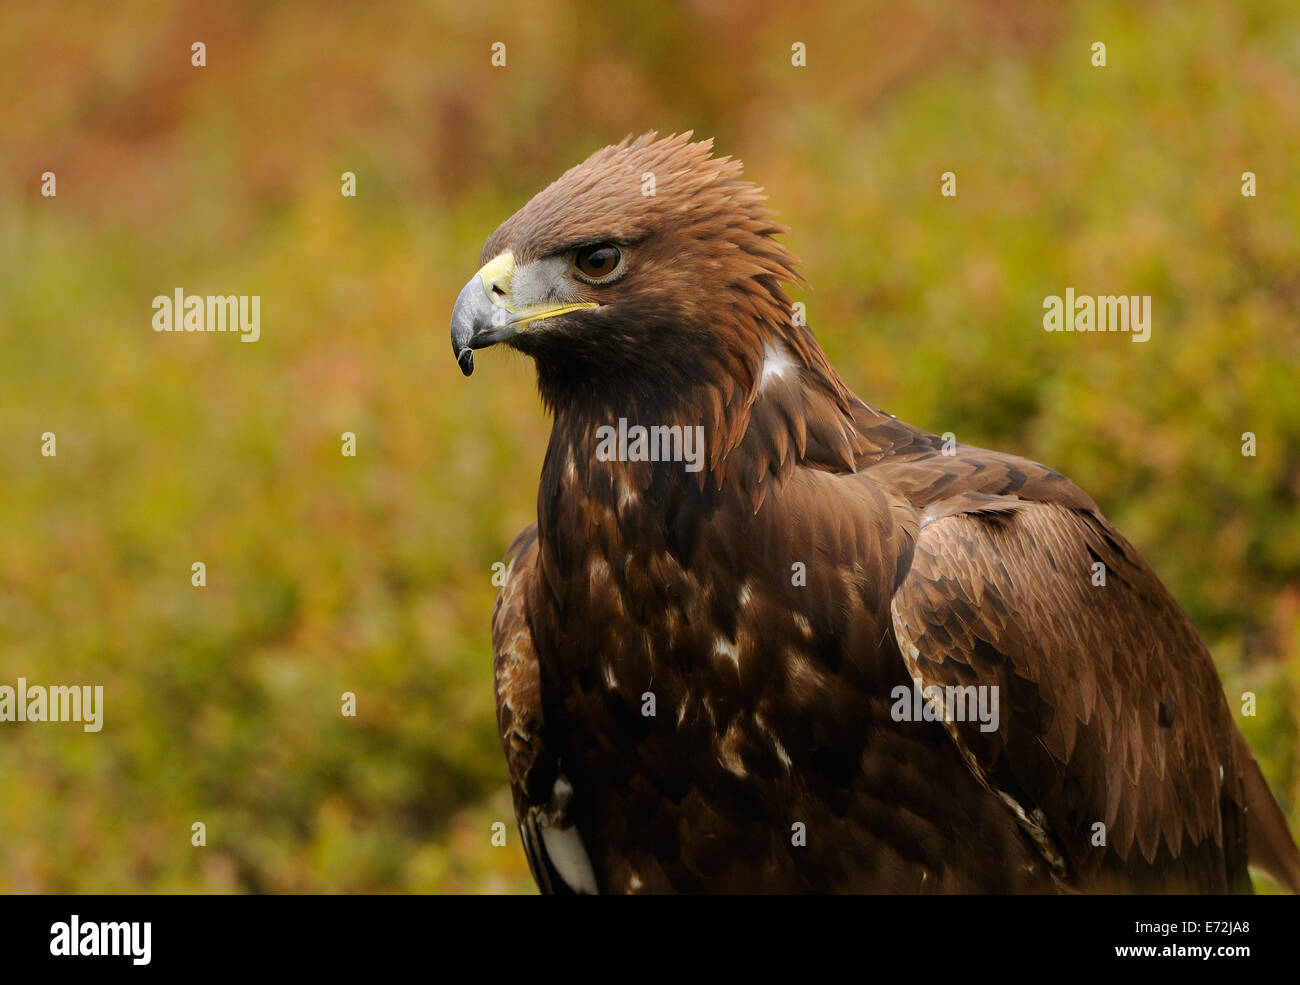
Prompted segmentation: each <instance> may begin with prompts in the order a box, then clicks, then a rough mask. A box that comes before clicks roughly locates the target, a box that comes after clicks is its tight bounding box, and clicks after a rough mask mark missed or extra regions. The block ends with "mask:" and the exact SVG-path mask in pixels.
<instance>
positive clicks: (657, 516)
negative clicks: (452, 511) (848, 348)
mask: <svg viewBox="0 0 1300 985" xmlns="http://www.w3.org/2000/svg"><path fill="white" fill-rule="evenodd" d="M746 336H747V337H748V339H749V342H750V344H749V345H748V346H745V347H743V348H741V347H737V348H735V349H728V348H727V347H726V346H719V347H717V348H716V349H714V350H712V351H709V352H708V353H707V354H703V355H700V356H699V357H698V358H696V359H692V360H686V361H680V360H679V361H675V362H669V363H668V364H666V365H662V364H661V365H658V366H656V369H655V372H654V373H653V374H647V373H646V372H645V370H644V367H643V366H634V365H631V364H629V365H627V366H625V367H623V368H622V371H621V372H612V371H610V370H608V369H601V370H597V369H596V368H595V367H590V366H582V365H580V364H576V363H572V362H569V363H557V362H552V361H546V362H539V366H538V375H539V387H540V390H541V393H542V397H543V400H544V401H545V403H546V404H547V405H548V406H549V407H550V408H551V410H552V412H553V414H554V426H553V428H552V431H551V439H550V443H549V446H548V449H547V454H546V460H545V464H544V465H543V470H542V481H541V485H540V489H539V493H538V525H539V534H540V537H541V540H542V543H543V546H544V547H545V546H547V545H549V546H550V547H551V553H552V556H553V557H554V559H555V560H556V561H557V563H560V564H561V566H562V567H564V566H566V565H565V564H564V562H565V561H566V559H568V558H572V557H577V556H583V555H587V554H589V553H590V550H591V549H592V547H593V545H594V546H596V547H597V548H599V549H602V550H603V551H604V553H606V554H607V555H609V556H616V555H617V556H619V557H631V558H633V559H635V557H636V556H637V555H644V556H645V558H646V559H649V558H652V557H654V556H655V555H656V554H662V553H665V552H666V553H668V554H670V555H673V556H678V557H683V556H688V555H689V554H690V553H691V552H692V550H693V544H694V539H695V538H696V537H697V536H698V535H699V533H700V530H701V526H702V524H704V523H707V522H708V521H710V520H711V519H713V517H714V516H715V514H716V513H717V512H718V511H719V510H724V511H728V510H735V511H738V512H740V513H742V514H746V515H749V516H752V515H753V514H754V513H756V512H757V511H758V510H759V509H760V508H761V507H762V505H763V503H764V502H765V501H766V499H767V498H768V496H770V495H772V493H773V491H774V490H776V489H778V488H779V487H780V486H781V484H783V483H784V482H785V481H786V480H787V479H788V478H789V476H790V474H791V472H792V471H793V470H794V469H795V468H796V467H799V466H804V467H810V468H817V469H821V470H826V471H841V472H849V471H854V470H855V468H856V464H857V462H859V461H860V460H861V458H862V456H863V455H864V454H869V453H870V451H871V449H869V448H867V447H866V445H867V444H868V443H869V439H868V438H867V437H865V436H864V433H863V430H862V428H861V424H862V421H863V418H864V415H865V416H867V417H872V416H875V415H878V416H879V417H881V418H882V419H883V418H885V415H880V414H879V412H877V411H874V410H872V409H871V408H869V407H867V405H865V404H863V403H862V401H860V400H858V399H857V398H856V397H855V396H853V394H852V393H851V392H850V391H849V390H848V388H847V387H846V386H845V385H844V383H843V382H842V381H841V380H840V379H839V377H838V375H837V374H836V373H835V371H834V369H832V368H831V366H830V363H829V362H828V361H827V359H826V356H825V354H824V353H823V352H822V350H821V347H820V346H819V345H818V344H817V342H816V340H815V338H814V337H813V336H812V334H811V333H810V332H808V331H807V330H806V329H804V330H802V331H792V330H788V329H784V330H783V329H781V328H779V327H777V326H770V325H762V326H757V327H756V328H755V329H754V330H752V331H751V332H750V333H746V335H740V334H739V333H737V334H736V337H737V338H745V337H746Z"/></svg>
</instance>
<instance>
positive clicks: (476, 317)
mask: <svg viewBox="0 0 1300 985" xmlns="http://www.w3.org/2000/svg"><path fill="white" fill-rule="evenodd" d="M514 272H515V258H514V254H512V253H511V252H510V251H509V250H507V251H506V252H504V253H501V254H499V255H498V256H496V257H494V258H493V259H491V260H489V261H488V262H487V263H486V264H484V265H483V268H482V269H481V270H480V271H479V272H478V273H476V274H475V275H474V276H473V277H471V278H470V279H469V283H468V284H466V285H465V286H464V287H463V288H462V289H461V292H460V295H459V296H458V297H457V298H456V307H455V308H453V309H452V312H451V351H452V352H453V353H455V355H456V362H457V363H458V364H459V365H460V371H461V372H462V373H464V374H465V375H466V376H469V375H470V374H471V373H472V372H474V350H475V349H486V348H487V347H488V346H490V345H496V344H497V343H498V342H504V341H506V340H507V339H510V338H513V337H514V336H516V335H519V334H521V333H523V332H526V331H527V330H528V328H529V326H531V325H532V324H533V322H538V321H541V320H543V319H545V318H554V317H556V316H557V315H565V314H568V313H569V312H570V311H579V310H582V309H585V308H596V307H599V305H597V304H593V303H590V302H581V303H576V304H526V305H520V306H516V305H515V301H514V295H513V293H512V291H511V284H512V281H513V280H514Z"/></svg>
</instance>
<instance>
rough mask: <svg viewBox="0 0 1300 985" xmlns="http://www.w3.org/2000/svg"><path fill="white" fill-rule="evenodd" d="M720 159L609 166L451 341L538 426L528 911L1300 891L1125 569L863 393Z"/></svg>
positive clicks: (516, 549)
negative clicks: (526, 399)
mask: <svg viewBox="0 0 1300 985" xmlns="http://www.w3.org/2000/svg"><path fill="white" fill-rule="evenodd" d="M711 150H712V143H711V141H703V142H691V140H690V134H684V135H680V136H674V137H669V138H667V139H662V140H660V139H656V137H655V135H654V134H653V133H651V134H647V135H645V136H642V137H640V138H638V139H636V140H631V139H630V138H629V139H627V140H624V141H623V142H622V143H619V144H617V145H615V146H611V147H606V148H604V149H603V150H600V151H597V152H596V153H595V154H593V155H592V156H591V157H590V158H589V159H588V160H586V161H585V162H583V163H582V164H580V165H578V166H577V167H575V168H573V169H572V170H570V171H568V172H566V173H565V174H564V175H563V176H562V177H561V178H560V179H559V180H558V181H556V182H554V183H553V184H552V185H551V186H550V187H548V188H546V189H545V190H544V191H542V192H541V193H539V194H538V195H537V196H536V197H534V198H533V199H532V200H531V201H530V202H529V203H528V204H527V205H525V206H524V207H523V208H522V209H520V210H519V211H518V212H517V213H515V214H514V215H513V216H511V217H510V218H509V219H508V220H506V222H505V223H503V224H502V225H501V227H500V228H499V229H497V231H496V232H495V233H494V234H493V235H492V236H491V238H490V239H489V240H488V241H487V245H486V246H485V247H484V249H483V254H482V263H483V267H482V269H481V270H479V272H478V273H477V274H475V275H474V276H473V277H472V278H471V279H470V281H469V283H468V284H467V285H466V286H465V288H464V290H463V291H462V292H461V294H460V296H459V298H457V300H456V305H455V309H454V312H453V314H452V322H451V336H452V347H453V351H454V353H455V354H456V357H457V360H458V362H459V363H460V366H461V368H462V370H463V371H464V372H465V374H466V375H468V374H469V373H470V372H472V370H473V350H475V349H480V348H483V347H485V346H490V345H493V344H496V343H498V342H504V343H506V344H507V345H509V346H512V347H513V348H515V349H517V350H519V351H520V352H523V353H526V354H527V355H529V356H530V357H532V359H533V361H534V362H535V364H536V369H537V379H538V386H539V389H540V392H541V395H542V398H543V400H544V402H545V404H546V406H547V407H548V409H549V410H550V411H551V413H552V415H553V417H554V426H553V428H552V430H551V437H550V443H549V445H548V447H547V450H546V457H545V464H544V465H543V467H542V476H541V484H540V489H539V491H538V497H537V523H536V524H535V525H533V526H530V527H529V528H528V529H527V530H525V531H524V532H523V534H522V535H521V536H520V537H519V539H518V540H517V541H516V542H515V544H514V546H513V547H512V548H511V551H510V559H509V566H508V570H507V575H506V581H505V583H504V585H503V586H502V588H501V590H500V593H499V595H498V597H497V602H496V608H495V611H494V614H493V627H492V628H493V644H494V648H495V676H496V688H497V719H498V726H499V730H500V734H501V741H502V744H503V746H504V748H505V754H506V761H507V764H508V768H509V775H510V785H511V788H512V790H513V794H514V802H515V810H516V813H517V815H518V820H519V824H520V828H521V831H522V834H523V840H524V847H525V851H526V852H527V855H528V860H529V863H530V865H531V868H532V872H533V875H534V877H535V878H536V880H537V883H538V885H539V886H540V888H541V889H542V890H543V891H547V892H666V891H685V892H718V891H722V892H732V891H741V892H750V891H766V892H771V891H778V892H782V891H863V890H865V891H877V890H885V891H902V892H923V891H941V892H942V891H982V892H1016V891H1052V890H1060V891H1069V890H1085V891H1095V890H1120V891H1179V890H1190V891H1200V892H1226V891H1242V890H1249V889H1250V879H1249V875H1248V872H1247V863H1248V861H1249V862H1251V863H1253V864H1256V865H1258V866H1260V867H1263V868H1264V869H1266V870H1268V871H1270V872H1272V873H1273V874H1275V875H1276V876H1277V877H1278V878H1279V879H1281V880H1282V881H1283V882H1284V883H1286V884H1287V885H1288V886H1290V887H1291V888H1293V889H1296V888H1300V856H1298V855H1297V852H1296V848H1295V845H1294V843H1293V842H1292V840H1291V836H1290V834H1289V832H1288V830H1287V827H1286V823H1285V821H1284V819H1283V816H1282V814H1281V811H1280V810H1279V808H1278V806H1277V804H1276V803H1275V801H1274V800H1273V798H1272V795H1271V794H1270V793H1269V791H1268V788H1267V787H1266V785H1265V782H1264V780H1263V778H1262V776H1261V774H1260V771H1259V768H1258V766H1257V765H1256V763H1255V760H1254V757H1253V756H1252V755H1251V753H1250V751H1249V749H1248V748H1247V746H1246V744H1245V742H1244V741H1243V739H1242V737H1241V734H1240V732H1239V731H1238V730H1237V727H1236V725H1235V724H1234V723H1233V720H1232V715H1231V713H1230V712H1229V708H1228V704H1227V701H1226V700H1225V698H1224V694H1223V690H1222V687H1221V685H1220V683H1219V680H1218V677H1217V675H1216V673H1215V669H1214V665H1213V664H1212V662H1211V660H1210V656H1209V654H1208V653H1207V651H1206V649H1205V646H1204V645H1203V644H1202V642H1201V640H1200V638H1199V637H1198V636H1197V633H1196V631H1195V629H1194V628H1193V627H1192V625H1191V623H1190V621H1189V620H1188V618H1187V616H1186V615H1185V614H1184V613H1183V611H1182V610H1181V609H1180V608H1179V606H1178V604H1177V603H1176V602H1175V601H1174V599H1173V598H1172V597H1171V596H1170V594H1169V592H1168V591H1166V589H1165V588H1164V586H1163V585H1161V583H1160V581H1159V580H1158V579H1157V578H1156V576H1155V575H1154V574H1153V573H1152V571H1151V569H1150V568H1149V567H1148V566H1147V564H1146V563H1145V562H1144V561H1143V560H1142V557H1141V556H1140V555H1139V554H1138V552H1137V551H1136V550H1135V549H1134V548H1133V546H1132V545H1131V544H1130V543H1129V542H1128V541H1126V540H1125V539H1124V538H1123V537H1122V536H1121V535H1120V534H1119V533H1118V532H1117V531H1116V530H1115V528H1114V527H1112V526H1111V524H1110V523H1109V522H1108V521H1107V520H1106V518H1105V517H1103V516H1102V514H1101V512H1100V511H1099V510H1098V509H1097V506H1096V504H1095V503H1093V501H1092V500H1091V499H1090V498H1089V497H1088V496H1087V494H1085V493H1084V492H1083V491H1082V490H1080V489H1079V488H1078V487H1077V486H1075V485H1074V484H1073V483H1071V482H1070V481H1069V480H1068V479H1066V478H1065V477H1064V476H1062V475H1060V474H1059V473H1057V472H1054V471H1052V470H1051V469H1049V468H1046V467H1044V466H1042V465H1039V464H1037V463H1035V462H1031V461H1027V460H1026V459H1023V458H1017V457H1015V456H1013V455H1005V454H1001V453H999V452H994V451H987V450H985V449H982V448H973V447H969V446H964V445H961V446H956V447H951V448H945V446H944V442H943V441H942V440H941V439H940V438H939V437H937V436H935V435H933V434H929V433H927V432H925V431H922V430H920V429H918V428H915V427H912V426H911V425H909V424H905V423H903V422H902V421H899V420H896V419H895V418H894V417H892V416H890V415H889V414H886V413H883V412H882V411H879V410H877V409H876V408H874V407H872V406H870V405H869V404H866V403H864V402H863V401H862V400H860V399H858V398H857V397H856V396H854V395H853V393H852V392H850V390H849V388H848V387H847V386H846V385H845V384H844V382H843V381H842V380H841V379H840V377H839V376H838V375H837V373H836V372H835V370H834V369H833V368H832V367H831V365H830V363H829V362H828V361H827V358H826V355H825V353H824V352H823V351H822V349H821V347H820V346H819V345H818V343H817V341H816V339H815V338H814V337H813V334H812V333H811V331H809V329H808V328H807V327H806V326H805V325H804V324H803V322H802V319H800V318H796V317H793V315H792V304H791V300H790V298H789V297H788V296H787V294H786V293H785V291H784V289H783V287H782V283H783V282H789V281H794V280H796V279H797V278H798V275H797V274H796V272H795V262H796V261H795V259H794V258H793V256H791V254H790V253H789V252H788V251H787V250H786V249H785V248H784V247H782V246H781V245H780V244H779V243H778V242H777V241H776V240H775V239H774V238H773V236H774V234H777V233H781V232H784V229H783V228H782V227H781V226H780V225H778V224H777V223H775V222H774V221H773V220H772V218H771V217H770V215H769V213H768V211H767V210H766V208H765V207H764V205H763V196H762V195H761V194H760V192H759V190H758V189H757V188H755V187H754V186H753V185H751V184H749V183H747V182H745V181H742V180H741V177H740V175H741V165H740V163H739V162H738V161H734V160H731V159H729V158H715V157H712V156H711ZM1099 566H1104V567H1099ZM1099 570H1104V572H1105V576H1104V578H1102V579H1098V578H1097V577H1096V572H1098V571H1099ZM1099 582H1104V584H1099ZM954 697H955V698H956V700H955V701H954Z"/></svg>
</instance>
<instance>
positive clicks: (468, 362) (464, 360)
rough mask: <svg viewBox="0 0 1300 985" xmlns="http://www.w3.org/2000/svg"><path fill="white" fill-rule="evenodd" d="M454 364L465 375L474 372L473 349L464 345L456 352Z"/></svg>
mask: <svg viewBox="0 0 1300 985" xmlns="http://www.w3.org/2000/svg"><path fill="white" fill-rule="evenodd" d="M456 364H457V365H458V366H460V371H461V372H462V373H464V374H465V375H466V376H469V375H470V374H471V373H473V372H474V350H473V349H471V348H469V347H468V346H466V347H465V348H464V349H461V350H460V352H458V353H457V354H456Z"/></svg>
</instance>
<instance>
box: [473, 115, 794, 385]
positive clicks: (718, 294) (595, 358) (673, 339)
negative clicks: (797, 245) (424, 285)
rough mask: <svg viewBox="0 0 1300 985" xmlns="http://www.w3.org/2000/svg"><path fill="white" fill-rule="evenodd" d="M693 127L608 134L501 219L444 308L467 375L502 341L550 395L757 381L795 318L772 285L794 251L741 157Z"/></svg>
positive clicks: (788, 267) (787, 270)
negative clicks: (566, 386) (601, 387)
mask: <svg viewBox="0 0 1300 985" xmlns="http://www.w3.org/2000/svg"><path fill="white" fill-rule="evenodd" d="M690 137H691V135H690V134H689V133H686V134H680V135H675V136H670V137H666V138H664V139H662V140H660V139H656V135H655V134H654V133H648V134H644V135H643V136H641V137H638V138H636V139H635V140H632V139H631V138H627V139H624V140H623V141H622V142H621V143H619V144H615V145H612V146H609V147H605V148H603V149H601V150H599V151H597V152H596V153H594V154H592V155H591V157H589V158H588V159H587V160H586V161H584V162H583V163H581V164H579V165H578V166H576V167H574V168H572V169H570V170H569V171H567V172H565V174H564V175H562V176H561V177H560V178H559V179H558V180H557V181H555V182H554V183H552V184H551V185H550V186H549V187H547V188H546V189H544V190H543V191H541V192H539V193H538V194H537V195H536V196H534V197H533V199H532V200H531V201H530V202H529V203H528V204H527V205H525V206H524V207H523V208H522V209H520V210H519V211H518V212H516V213H515V214H514V215H513V216H511V217H510V218H509V219H507V220H506V221H505V222H504V223H502V224H501V226H500V227H499V228H498V229H497V230H496V232H495V233H493V234H492V236H491V237H490V238H489V239H488V241H487V244H486V245H485V246H484V248H483V254H482V257H481V262H482V264H483V266H482V268H481V269H480V270H479V271H478V273H476V274H475V275H474V276H473V277H471V278H470V280H469V283H468V284H466V285H465V287H464V289H463V290H462V291H461V292H460V296H459V297H458V298H457V299H456V306H455V309H454V311H453V313H452V319H451V341H452V350H453V352H454V353H455V355H456V359H457V361H458V363H459V364H460V367H461V370H462V371H463V372H464V373H465V375H466V376H468V375H469V374H470V373H472V372H473V369H474V352H473V350H475V349H481V348H485V347H487V346H491V345H495V344H497V343H499V342H504V343H505V344H507V345H509V346H511V347H513V348H515V349H517V350H519V351H521V352H524V353H526V354H527V355H529V356H531V357H532V358H533V359H534V361H535V362H536V363H537V367H538V372H539V375H540V377H541V379H542V383H543V392H544V393H545V392H546V391H547V390H548V389H553V388H554V387H555V386H560V385H562V383H563V382H564V381H567V382H569V383H571V384H575V385H579V386H581V387H582V388H583V389H586V388H587V387H589V386H590V385H591V383H592V381H593V380H596V379H599V380H602V381H606V382H609V381H617V385H619V386H633V387H635V386H638V385H640V386H648V387H659V388H663V387H674V388H675V389H677V390H678V392H682V391H683V390H685V389H689V388H690V387H691V386H693V385H699V384H701V383H703V382H705V381H707V380H710V379H716V378H717V377H718V375H719V374H720V373H725V374H727V375H730V376H732V377H736V376H739V377H740V378H741V380H742V381H744V382H752V381H753V380H754V379H755V378H756V374H758V373H759V372H760V371H761V366H762V362H763V357H764V344H765V342H769V349H768V351H771V350H770V340H769V339H768V338H767V337H768V336H771V335H773V334H779V333H780V332H781V331H782V330H783V329H782V326H784V325H786V324H788V323H789V322H790V320H791V319H790V301H789V298H788V297H787V296H786V294H785V293H784V291H783V290H782V287H781V282H782V281H788V280H795V279H797V278H798V275H797V274H796V272H795V263H796V261H795V259H794V257H793V256H792V255H791V254H790V253H789V252H787V251H786V250H785V248H784V247H782V246H781V245H780V244H779V243H777V242H776V241H775V240H774V239H773V238H772V236H773V234H776V233H781V232H784V231H785V230H784V228H783V227H781V226H780V225H778V224H776V223H774V222H773V221H772V219H771V217H770V215H769V214H768V212H767V210H766V208H765V207H764V205H763V198H764V196H763V195H762V194H761V191H760V190H759V189H758V188H756V187H755V186H754V185H752V184H750V183H749V182H746V181H742V180H741V178H740V174H741V164H740V162H739V161H735V160H732V159H730V158H726V157H722V158H715V157H713V156H712V154H711V152H712V141H711V140H702V141H695V142H692V141H691V139H690ZM548 383H550V384H552V386H551V387H548V386H547V384H548Z"/></svg>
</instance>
